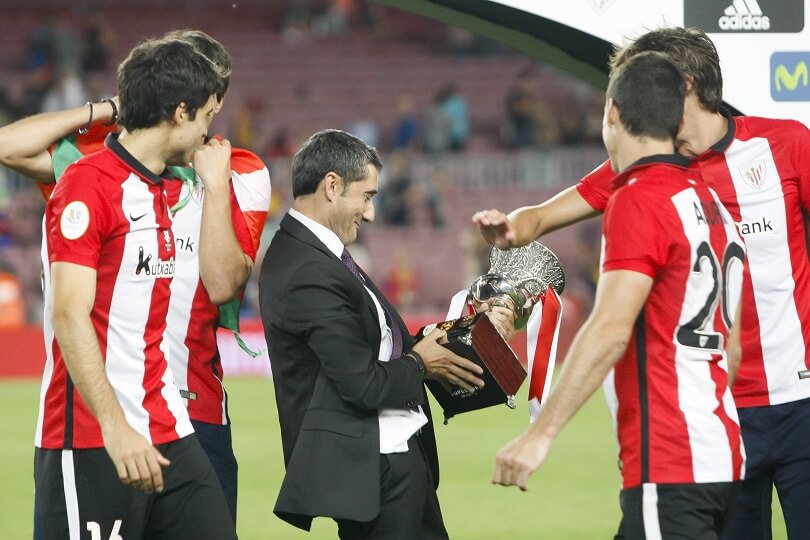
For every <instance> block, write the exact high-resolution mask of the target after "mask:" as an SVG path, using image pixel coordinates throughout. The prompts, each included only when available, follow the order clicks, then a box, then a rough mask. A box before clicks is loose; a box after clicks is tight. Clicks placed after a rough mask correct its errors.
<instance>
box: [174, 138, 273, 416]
mask: <svg viewBox="0 0 810 540" xmlns="http://www.w3.org/2000/svg"><path fill="white" fill-rule="evenodd" d="M231 169H232V173H231V221H232V223H233V228H234V232H235V233H236V238H237V240H238V241H239V245H240V246H241V247H242V251H244V252H245V254H247V255H248V256H250V257H251V258H253V259H255V258H256V252H257V251H258V248H259V240H260V238H261V233H262V229H263V228H264V222H265V219H266V218H267V211H268V209H269V207H270V174H269V172H268V171H267V167H265V165H264V163H263V162H262V161H261V159H259V157H258V156H256V155H255V154H253V153H252V152H249V151H247V150H242V149H239V148H233V149H232V150H231ZM164 186H165V187H166V193H167V196H168V199H169V205H170V206H173V205H174V204H176V203H177V201H179V200H184V199H185V198H186V197H187V196H189V189H191V190H192V193H191V198H190V199H189V202H188V204H186V205H185V206H184V207H183V208H182V209H180V210H179V211H178V212H177V213H175V214H174V223H173V225H172V230H173V231H174V236H175V242H176V247H177V270H176V273H175V278H174V280H173V281H172V285H171V293H172V294H171V304H170V306H169V318H168V332H167V334H166V337H167V338H168V340H169V342H170V343H171V355H170V357H169V363H170V365H171V368H172V371H173V372H174V380H175V384H177V387H178V388H179V389H180V391H181V394H182V396H183V397H184V399H185V400H186V403H187V405H188V412H189V415H190V416H191V418H192V419H193V420H197V421H200V422H206V423H209V424H222V425H224V424H227V423H228V416H227V406H226V405H227V404H226V396H225V392H224V390H223V387H222V364H221V362H220V357H219V350H218V348H217V341H216V339H217V336H216V329H217V327H218V311H217V306H215V305H214V304H212V303H211V300H210V299H209V297H208V293H207V292H206V290H205V287H204V286H203V283H202V280H201V279H200V260H199V245H200V225H201V223H202V201H203V195H204V190H203V188H202V181H201V180H200V179H199V178H198V179H197V182H196V186H197V187H196V188H190V187H189V184H188V183H185V182H179V181H173V182H166V183H164Z"/></svg>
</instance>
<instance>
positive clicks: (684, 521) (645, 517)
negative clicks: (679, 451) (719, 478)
mask: <svg viewBox="0 0 810 540" xmlns="http://www.w3.org/2000/svg"><path fill="white" fill-rule="evenodd" d="M738 487H739V482H717V483H709V484H644V485H642V486H639V487H636V488H631V489H623V490H622V492H621V496H620V501H621V506H622V521H621V524H620V525H619V532H618V533H617V534H616V536H615V538H614V540H645V539H648V538H649V539H658V538H660V539H661V540H717V539H718V538H719V537H720V531H722V530H723V526H724V525H725V521H726V516H727V515H728V509H729V507H730V505H731V504H732V503H733V501H734V497H735V495H736V492H737V489H738Z"/></svg>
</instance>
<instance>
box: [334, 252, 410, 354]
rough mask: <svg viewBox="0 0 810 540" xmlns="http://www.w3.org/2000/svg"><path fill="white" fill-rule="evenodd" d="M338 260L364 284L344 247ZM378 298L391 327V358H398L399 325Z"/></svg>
mask: <svg viewBox="0 0 810 540" xmlns="http://www.w3.org/2000/svg"><path fill="white" fill-rule="evenodd" d="M340 260H341V261H342V262H343V264H345V265H346V268H348V269H349V271H350V272H351V273H352V274H354V277H356V278H357V279H358V280H360V283H363V284H365V282H366V278H364V277H363V275H362V274H361V273H360V270H359V269H358V268H357V263H356V262H354V259H353V258H352V256H351V254H350V253H349V251H348V250H347V249H345V248H344V250H343V253H342V254H341V255H340ZM378 300H379V301H380V305H381V306H382V308H383V311H384V312H385V323H386V324H387V325H388V328H390V329H391V341H392V342H393V344H392V346H391V358H399V357H400V356H402V334H401V333H400V331H399V325H397V324H395V323H394V318H393V317H392V316H391V314H390V313H389V312H388V308H387V307H385V302H383V301H382V299H379V298H378Z"/></svg>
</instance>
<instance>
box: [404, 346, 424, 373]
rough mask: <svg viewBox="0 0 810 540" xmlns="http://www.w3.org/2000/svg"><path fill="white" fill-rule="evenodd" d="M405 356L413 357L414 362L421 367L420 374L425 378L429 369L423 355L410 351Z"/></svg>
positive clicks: (418, 367)
mask: <svg viewBox="0 0 810 540" xmlns="http://www.w3.org/2000/svg"><path fill="white" fill-rule="evenodd" d="M404 356H410V357H411V358H413V360H414V362H416V367H417V369H419V376H420V377H421V378H422V379H424V378H425V375H426V374H427V369H426V368H425V361H424V359H423V358H422V355H421V354H419V353H418V352H416V351H408V352H406V353H405V354H404Z"/></svg>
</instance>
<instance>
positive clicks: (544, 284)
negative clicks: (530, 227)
mask: <svg viewBox="0 0 810 540" xmlns="http://www.w3.org/2000/svg"><path fill="white" fill-rule="evenodd" d="M489 263H490V266H491V268H490V269H489V272H487V273H486V274H484V275H483V276H480V277H479V278H477V279H476V280H475V281H473V283H472V285H470V299H471V301H472V304H473V306H474V307H475V308H476V309H478V308H480V306H481V304H483V303H485V302H486V303H487V304H488V305H490V306H492V305H507V304H508V303H511V304H512V305H513V306H514V307H515V313H516V317H515V329H520V328H523V327H525V326H526V324H527V323H528V321H529V315H531V312H532V307H534V305H535V304H536V303H537V302H539V301H540V299H541V298H542V296H543V295H544V294H545V293H546V291H547V290H548V288H549V287H551V288H552V289H554V290H555V291H557V294H562V292H563V289H565V272H564V271H563V268H562V265H561V264H560V260H559V259H558V258H557V256H556V255H554V253H553V252H552V251H551V250H550V249H548V248H547V247H546V246H544V245H543V244H541V243H540V242H537V241H535V242H531V243H530V244H527V245H525V246H522V247H519V248H512V249H506V250H503V249H498V248H495V247H493V248H492V250H491V251H490V252H489Z"/></svg>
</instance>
